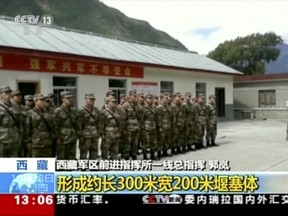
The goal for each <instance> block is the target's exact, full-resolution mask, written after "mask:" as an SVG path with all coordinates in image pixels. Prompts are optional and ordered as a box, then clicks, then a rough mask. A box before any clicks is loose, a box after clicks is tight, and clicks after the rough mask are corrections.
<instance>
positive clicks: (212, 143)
mask: <svg viewBox="0 0 288 216" xmlns="http://www.w3.org/2000/svg"><path fill="white" fill-rule="evenodd" d="M211 146H215V147H216V146H219V145H218V144H216V143H215V140H212V141H211Z"/></svg>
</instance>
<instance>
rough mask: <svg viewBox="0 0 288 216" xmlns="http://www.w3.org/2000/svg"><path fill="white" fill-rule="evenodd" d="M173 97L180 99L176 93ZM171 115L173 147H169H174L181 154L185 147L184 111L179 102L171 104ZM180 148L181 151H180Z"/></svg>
mask: <svg viewBox="0 0 288 216" xmlns="http://www.w3.org/2000/svg"><path fill="white" fill-rule="evenodd" d="M174 97H180V93H176V94H175V96H174ZM171 109H172V113H173V114H172V115H173V125H172V128H173V129H174V134H173V135H174V140H173V141H174V142H173V144H174V145H175V146H171V148H173V147H176V148H177V152H178V153H182V152H185V151H186V145H185V128H184V127H185V122H184V120H185V110H184V109H183V106H182V104H181V102H179V103H178V104H176V103H173V104H172V105H171ZM181 147H182V149H181Z"/></svg>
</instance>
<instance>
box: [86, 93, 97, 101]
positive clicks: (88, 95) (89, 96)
mask: <svg viewBox="0 0 288 216" xmlns="http://www.w3.org/2000/svg"><path fill="white" fill-rule="evenodd" d="M85 98H86V99H92V100H95V99H96V98H95V95H94V94H93V93H89V94H85Z"/></svg>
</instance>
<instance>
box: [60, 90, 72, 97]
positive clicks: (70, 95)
mask: <svg viewBox="0 0 288 216" xmlns="http://www.w3.org/2000/svg"><path fill="white" fill-rule="evenodd" d="M60 95H61V97H62V98H72V97H73V95H72V93H71V92H70V91H63V92H61V93H60Z"/></svg>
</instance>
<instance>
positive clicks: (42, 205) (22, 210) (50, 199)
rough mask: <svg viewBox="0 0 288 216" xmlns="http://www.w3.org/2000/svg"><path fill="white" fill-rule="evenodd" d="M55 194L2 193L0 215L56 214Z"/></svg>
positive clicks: (36, 215)
mask: <svg viewBox="0 0 288 216" xmlns="http://www.w3.org/2000/svg"><path fill="white" fill-rule="evenodd" d="M54 205H55V202H54V195H49V194H7V195H6V194H3V195H0V216H54V209H55V207H54Z"/></svg>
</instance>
